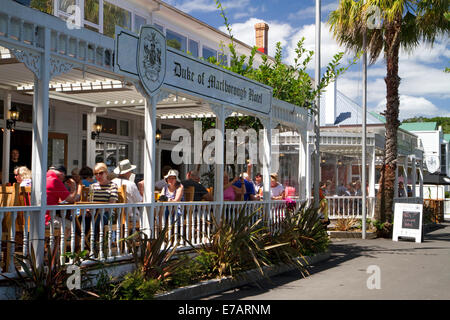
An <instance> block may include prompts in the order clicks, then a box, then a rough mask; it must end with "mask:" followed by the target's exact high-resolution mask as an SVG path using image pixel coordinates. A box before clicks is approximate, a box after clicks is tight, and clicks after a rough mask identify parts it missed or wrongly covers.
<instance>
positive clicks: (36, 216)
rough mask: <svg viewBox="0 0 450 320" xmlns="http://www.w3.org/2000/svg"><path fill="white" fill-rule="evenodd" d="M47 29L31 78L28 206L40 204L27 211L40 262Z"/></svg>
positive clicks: (44, 201)
mask: <svg viewBox="0 0 450 320" xmlns="http://www.w3.org/2000/svg"><path fill="white" fill-rule="evenodd" d="M50 45H51V44H50V29H48V28H45V29H44V53H43V54H42V56H41V63H40V78H38V77H36V76H35V77H34V96H33V144H32V151H31V158H32V165H31V172H32V180H33V188H32V189H31V205H35V206H41V209H40V211H35V212H33V213H32V214H31V223H30V240H31V241H32V244H33V248H34V251H35V254H36V259H37V264H38V265H41V264H42V263H43V258H44V246H45V243H44V241H45V212H46V206H47V192H46V189H47V181H46V174H47V153H48V108H49V96H48V87H49V82H50V71H49V70H50V68H49V63H50Z"/></svg>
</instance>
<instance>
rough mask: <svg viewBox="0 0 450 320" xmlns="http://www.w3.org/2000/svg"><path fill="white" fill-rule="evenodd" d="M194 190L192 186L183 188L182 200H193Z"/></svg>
mask: <svg viewBox="0 0 450 320" xmlns="http://www.w3.org/2000/svg"><path fill="white" fill-rule="evenodd" d="M194 192H195V187H194V186H191V187H186V188H184V201H189V202H190V201H194Z"/></svg>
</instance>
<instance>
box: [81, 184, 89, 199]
mask: <svg viewBox="0 0 450 320" xmlns="http://www.w3.org/2000/svg"><path fill="white" fill-rule="evenodd" d="M80 201H89V187H82V188H81V195H80Z"/></svg>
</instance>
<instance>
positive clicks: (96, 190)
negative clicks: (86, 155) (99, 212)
mask: <svg viewBox="0 0 450 320" xmlns="http://www.w3.org/2000/svg"><path fill="white" fill-rule="evenodd" d="M94 175H95V178H96V179H97V182H96V183H93V184H91V185H90V186H89V188H91V190H92V200H91V201H94V202H107V203H114V202H117V201H118V200H119V193H118V191H117V189H118V188H117V184H115V183H114V182H111V181H110V180H109V179H108V167H107V166H106V164H104V163H103V162H100V163H97V164H96V165H95V167H94Z"/></svg>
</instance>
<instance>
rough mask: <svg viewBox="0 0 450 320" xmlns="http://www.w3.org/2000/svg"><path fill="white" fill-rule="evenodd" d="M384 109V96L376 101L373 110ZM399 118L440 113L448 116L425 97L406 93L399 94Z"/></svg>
mask: <svg viewBox="0 0 450 320" xmlns="http://www.w3.org/2000/svg"><path fill="white" fill-rule="evenodd" d="M385 109H386V98H385V99H383V100H382V101H380V102H379V103H378V105H377V106H376V107H375V111H377V112H383V111H384V110H385ZM399 110H400V113H399V119H400V120H404V119H408V118H412V117H417V116H424V117H432V116H436V115H441V116H443V117H445V116H448V115H449V114H448V112H447V111H442V110H439V108H438V107H436V106H435V105H434V104H433V103H432V102H431V101H429V100H427V99H426V98H425V97H413V96H408V95H400V107H399Z"/></svg>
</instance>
